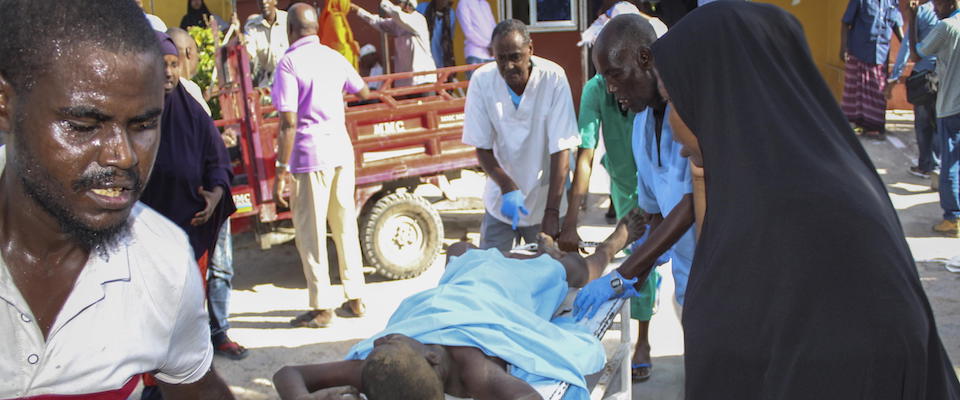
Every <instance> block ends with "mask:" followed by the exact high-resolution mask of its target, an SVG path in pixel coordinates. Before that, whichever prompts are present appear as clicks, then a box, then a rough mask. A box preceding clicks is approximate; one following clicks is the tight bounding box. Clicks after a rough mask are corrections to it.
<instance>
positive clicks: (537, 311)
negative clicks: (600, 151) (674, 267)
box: [274, 212, 645, 400]
mask: <svg viewBox="0 0 960 400" xmlns="http://www.w3.org/2000/svg"><path fill="white" fill-rule="evenodd" d="M642 219H643V217H642V214H641V213H639V212H637V213H631V214H629V215H628V216H626V217H624V219H623V220H621V221H620V223H619V224H617V227H616V229H615V230H614V232H613V234H611V235H610V236H609V237H608V238H607V239H606V240H605V241H604V242H603V243H602V244H601V245H600V246H598V247H597V249H596V251H595V252H594V253H593V254H591V255H590V256H587V257H582V256H580V255H579V254H576V253H565V252H562V251H560V250H559V248H558V247H557V246H556V245H555V243H554V242H553V240H552V239H550V238H549V237H547V236H544V235H541V238H540V241H539V243H538V244H539V246H538V249H537V254H535V255H532V256H531V255H519V254H513V253H501V252H500V250H497V249H489V250H478V249H476V248H475V247H473V246H472V245H471V244H470V243H467V242H459V243H456V244H454V245H452V246H450V248H449V249H448V250H447V266H446V270H445V271H444V273H443V276H442V277H441V279H440V282H439V283H438V284H437V287H435V288H432V289H428V290H426V291H423V292H420V293H417V294H414V295H412V296H410V297H409V298H407V299H405V300H403V302H402V303H401V304H400V306H399V307H398V308H397V310H396V312H394V314H393V315H392V316H391V317H390V320H389V322H388V323H387V327H386V328H385V329H384V330H383V331H382V332H380V333H378V334H376V335H374V336H373V337H371V338H369V339H367V340H363V341H361V342H359V343H357V344H356V345H354V346H353V348H351V349H350V352H349V354H348V355H347V357H346V360H344V361H336V362H328V363H324V364H314V365H301V366H286V367H283V368H282V369H280V370H279V371H278V372H277V373H276V375H274V384H275V386H276V388H277V391H278V392H279V394H280V397H281V398H283V399H285V400H292V399H337V400H345V399H359V398H361V397H360V393H363V394H364V395H365V396H366V397H367V399H369V400H382V399H398V400H400V399H402V400H411V399H417V400H435V399H436V400H441V399H443V398H444V393H446V394H449V395H451V396H455V397H460V398H473V399H539V398H541V396H540V395H539V394H538V392H537V391H535V390H534V389H533V386H531V385H535V384H538V383H543V382H547V381H562V382H567V383H569V384H570V385H571V386H570V390H568V393H567V397H566V398H573V399H581V398H587V393H588V392H587V389H586V381H585V379H584V376H585V375H588V374H592V373H595V372H597V371H599V370H600V369H602V368H603V365H604V362H605V355H604V351H603V347H602V346H601V345H600V342H599V341H598V340H597V339H596V337H594V336H593V334H592V333H591V332H588V331H586V330H585V329H583V328H581V327H580V326H578V325H576V323H575V321H574V320H573V318H572V316H571V314H570V313H569V312H566V313H563V315H559V316H557V315H555V314H556V313H557V311H558V307H559V306H560V304H561V303H562V302H563V301H564V298H565V297H566V295H567V292H568V286H569V287H582V286H583V285H585V284H586V283H587V282H589V281H590V280H593V279H596V278H597V277H599V276H600V274H601V273H602V272H603V270H604V268H605V267H606V266H607V264H609V263H610V261H611V260H612V259H613V257H614V255H615V254H616V253H617V252H618V251H620V250H621V249H622V248H623V247H624V246H625V245H626V244H628V243H632V242H633V241H634V240H636V239H637V238H638V237H640V234H642V233H643V229H644V222H645V221H643V220H642ZM566 311H569V310H566Z"/></svg>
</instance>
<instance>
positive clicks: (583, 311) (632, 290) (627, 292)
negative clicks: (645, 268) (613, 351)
mask: <svg viewBox="0 0 960 400" xmlns="http://www.w3.org/2000/svg"><path fill="white" fill-rule="evenodd" d="M615 278H620V282H621V283H622V287H623V291H622V292H621V293H620V294H619V295H618V294H617V293H616V291H614V289H613V286H611V285H610V281H612V280H614V279H615ZM636 283H637V278H633V279H626V278H624V277H623V276H622V275H620V272H617V270H614V271H613V272H611V273H609V274H606V275H604V276H601V277H599V278H597V279H594V280H592V281H590V283H588V284H587V285H586V286H584V287H583V289H580V292H579V293H577V298H576V299H574V300H573V317H574V318H575V319H576V320H577V321H579V320H581V319H583V317H587V318H593V316H594V315H596V314H597V311H598V310H599V309H600V306H601V305H602V304H603V303H604V302H606V301H607V300H610V299H613V298H627V297H633V296H637V295H639V293H637V288H636V287H634V284H636Z"/></svg>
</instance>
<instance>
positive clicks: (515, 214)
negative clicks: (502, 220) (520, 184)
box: [500, 190, 530, 230]
mask: <svg viewBox="0 0 960 400" xmlns="http://www.w3.org/2000/svg"><path fill="white" fill-rule="evenodd" d="M501 200H503V202H502V204H500V213H501V214H503V216H505V217H507V218H510V220H511V221H513V224H512V225H511V228H512V229H513V230H517V224H519V223H520V213H523V215H529V214H530V211H527V208H526V207H524V206H523V200H524V198H523V193H520V190H514V191H512V192H510V193H505V194H504V195H503V197H501Z"/></svg>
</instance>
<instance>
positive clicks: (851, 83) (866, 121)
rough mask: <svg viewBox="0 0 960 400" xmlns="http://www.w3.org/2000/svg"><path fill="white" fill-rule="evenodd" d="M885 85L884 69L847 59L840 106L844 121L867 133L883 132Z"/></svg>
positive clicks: (850, 58) (852, 57) (884, 121)
mask: <svg viewBox="0 0 960 400" xmlns="http://www.w3.org/2000/svg"><path fill="white" fill-rule="evenodd" d="M886 82H887V74H886V68H884V65H873V64H867V63H865V62H862V61H860V60H858V59H857V58H856V57H854V56H852V55H848V56H847V64H846V74H845V77H844V81H843V102H842V103H841V107H842V108H843V114H844V115H846V116H847V120H848V121H850V122H852V123H854V124H857V125H859V126H860V127H862V128H863V129H864V130H866V131H867V132H873V131H879V132H883V129H884V128H883V127H884V124H885V123H886V110H887V99H886V98H885V97H884V96H883V88H884V85H886Z"/></svg>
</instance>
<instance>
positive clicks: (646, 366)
mask: <svg viewBox="0 0 960 400" xmlns="http://www.w3.org/2000/svg"><path fill="white" fill-rule="evenodd" d="M652 372H653V365H651V364H650V363H636V364H630V378H631V380H632V381H633V382H634V383H637V382H643V381H646V380H647V379H650V374H651V373H652Z"/></svg>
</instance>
